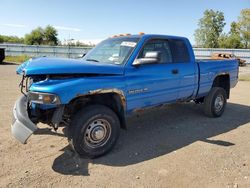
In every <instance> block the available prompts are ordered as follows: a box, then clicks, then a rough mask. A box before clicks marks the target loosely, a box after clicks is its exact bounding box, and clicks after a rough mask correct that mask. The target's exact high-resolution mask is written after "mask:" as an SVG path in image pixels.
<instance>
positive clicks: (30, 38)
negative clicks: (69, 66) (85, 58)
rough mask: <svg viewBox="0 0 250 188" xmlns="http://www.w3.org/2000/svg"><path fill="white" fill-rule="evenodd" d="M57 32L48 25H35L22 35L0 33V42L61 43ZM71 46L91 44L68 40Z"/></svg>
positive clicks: (54, 44) (28, 43)
mask: <svg viewBox="0 0 250 188" xmlns="http://www.w3.org/2000/svg"><path fill="white" fill-rule="evenodd" d="M57 36H58V32H57V30H56V29H55V28H54V27H53V26H51V25H48V26H46V27H45V28H42V27H37V28H35V29H33V30H32V31H31V32H30V33H28V34H26V35H25V36H24V37H17V36H5V35H0V43H3V42H7V43H20V44H27V45H51V46H57V45H61V42H60V41H59V39H58V37H57ZM69 44H70V45H71V46H83V47H87V46H92V45H88V44H84V43H81V42H79V41H77V42H76V43H73V42H70V43H69Z"/></svg>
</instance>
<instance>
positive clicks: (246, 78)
mask: <svg viewBox="0 0 250 188" xmlns="http://www.w3.org/2000/svg"><path fill="white" fill-rule="evenodd" d="M239 81H250V75H249V76H240V77H239Z"/></svg>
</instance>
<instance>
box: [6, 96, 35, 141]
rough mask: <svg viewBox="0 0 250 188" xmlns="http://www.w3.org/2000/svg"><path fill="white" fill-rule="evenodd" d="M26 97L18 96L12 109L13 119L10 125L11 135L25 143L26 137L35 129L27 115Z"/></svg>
mask: <svg viewBox="0 0 250 188" xmlns="http://www.w3.org/2000/svg"><path fill="white" fill-rule="evenodd" d="M27 105H28V102H27V97H25V96H22V97H20V98H19V99H18V100H17V101H16V103H15V106H14V109H13V121H12V125H11V132H12V135H13V136H14V137H15V138H16V139H17V140H18V141H20V142H21V143H23V144H25V143H26V142H27V140H28V138H29V137H30V136H31V135H32V134H33V133H34V132H35V131H36V130H37V126H36V124H34V123H33V122H32V121H31V120H30V118H29V115H28V111H27V109H28V108H27Z"/></svg>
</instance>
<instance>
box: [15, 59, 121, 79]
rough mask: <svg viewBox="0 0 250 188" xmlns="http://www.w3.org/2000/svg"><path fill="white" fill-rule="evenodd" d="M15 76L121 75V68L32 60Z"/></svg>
mask: <svg viewBox="0 0 250 188" xmlns="http://www.w3.org/2000/svg"><path fill="white" fill-rule="evenodd" d="M16 72H17V74H24V75H26V76H29V75H51V74H110V75H121V74H123V66H121V65H114V64H107V63H101V62H92V61H84V60H82V59H79V60H75V59H66V58H47V57H41V58H32V59H30V60H28V61H26V62H24V63H23V64H22V65H20V66H19V67H18V68H17V70H16Z"/></svg>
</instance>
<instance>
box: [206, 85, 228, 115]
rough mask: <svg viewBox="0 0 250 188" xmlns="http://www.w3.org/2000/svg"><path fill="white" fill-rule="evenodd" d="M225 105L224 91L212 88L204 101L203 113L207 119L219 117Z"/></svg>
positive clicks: (225, 96)
mask: <svg viewBox="0 0 250 188" xmlns="http://www.w3.org/2000/svg"><path fill="white" fill-rule="evenodd" d="M226 104H227V94H226V91H225V89H223V88H220V87H213V88H212V89H211V90H210V92H209V94H208V95H207V96H206V97H205V99H204V113H205V114H206V115H207V116H209V117H220V116H221V115H222V114H223V112H224V110H225V107H226Z"/></svg>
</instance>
